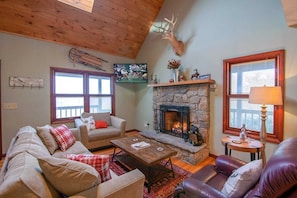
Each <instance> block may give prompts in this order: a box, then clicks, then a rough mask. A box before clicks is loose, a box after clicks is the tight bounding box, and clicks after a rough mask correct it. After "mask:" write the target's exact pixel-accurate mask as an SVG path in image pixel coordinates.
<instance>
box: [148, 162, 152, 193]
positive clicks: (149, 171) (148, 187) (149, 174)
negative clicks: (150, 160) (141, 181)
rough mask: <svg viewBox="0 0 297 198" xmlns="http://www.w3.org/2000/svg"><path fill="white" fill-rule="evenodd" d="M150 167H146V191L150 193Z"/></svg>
mask: <svg viewBox="0 0 297 198" xmlns="http://www.w3.org/2000/svg"><path fill="white" fill-rule="evenodd" d="M151 179H152V178H151V168H150V167H149V168H148V177H147V192H148V193H150V192H151V182H152V181H151Z"/></svg>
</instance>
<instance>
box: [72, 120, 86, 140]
mask: <svg viewBox="0 0 297 198" xmlns="http://www.w3.org/2000/svg"><path fill="white" fill-rule="evenodd" d="M74 126H75V127H76V128H77V129H78V137H79V140H80V141H81V142H82V143H83V145H87V143H88V141H89V140H88V139H89V135H88V128H87V126H86V125H85V124H84V123H83V121H82V120H81V119H80V118H77V119H75V120H74Z"/></svg>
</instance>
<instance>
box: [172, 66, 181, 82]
mask: <svg viewBox="0 0 297 198" xmlns="http://www.w3.org/2000/svg"><path fill="white" fill-rule="evenodd" d="M172 70H173V80H174V82H178V81H179V80H178V77H179V69H172Z"/></svg>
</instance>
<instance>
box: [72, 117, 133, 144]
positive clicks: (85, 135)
mask: <svg viewBox="0 0 297 198" xmlns="http://www.w3.org/2000/svg"><path fill="white" fill-rule="evenodd" d="M90 117H92V118H93V119H94V121H95V122H105V123H106V126H105V127H97V128H94V129H93V128H92V127H90V123H88V122H87V121H86V122H85V121H84V120H87V119H88V118H90ZM126 123H127V121H126V120H124V119H122V118H119V117H116V116H112V115H110V113H109V112H102V113H87V112H84V113H82V115H81V118H77V119H75V120H74V124H75V127H76V128H78V133H79V134H78V135H79V138H80V141H81V142H82V143H83V145H84V146H85V147H87V149H96V148H99V147H104V146H108V145H110V140H113V139H116V138H121V137H124V136H125V130H126Z"/></svg>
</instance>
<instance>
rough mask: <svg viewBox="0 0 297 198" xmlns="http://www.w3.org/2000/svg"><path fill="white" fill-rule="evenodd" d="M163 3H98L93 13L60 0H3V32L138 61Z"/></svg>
mask: <svg viewBox="0 0 297 198" xmlns="http://www.w3.org/2000/svg"><path fill="white" fill-rule="evenodd" d="M163 2H164V0H95V2H94V7H93V11H92V13H88V12H85V11H82V10H80V9H77V8H75V7H72V6H69V5H67V4H64V3H61V2H59V1H57V0H0V10H1V11H0V31H2V32H8V33H13V34H19V35H24V36H28V37H33V38H37V39H42V40H47V41H53V42H57V43H63V44H67V45H71V46H73V47H82V48H87V49H92V50H96V51H100V52H103V53H108V54H112V55H117V56H122V57H128V58H135V57H136V56H137V53H138V51H139V50H140V47H141V45H142V44H143V42H144V39H145V37H146V36H147V34H148V32H149V29H150V27H151V25H152V23H153V22H154V21H155V19H156V17H157V15H158V13H159V11H160V8H161V6H162V5H163Z"/></svg>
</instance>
